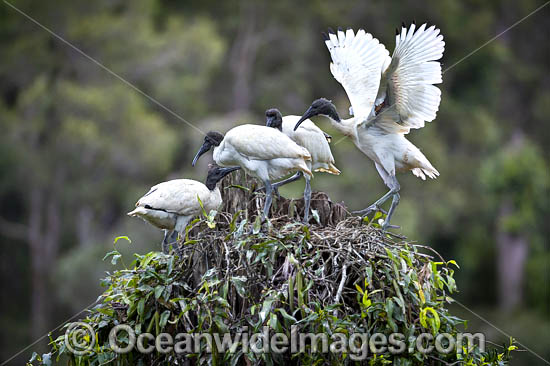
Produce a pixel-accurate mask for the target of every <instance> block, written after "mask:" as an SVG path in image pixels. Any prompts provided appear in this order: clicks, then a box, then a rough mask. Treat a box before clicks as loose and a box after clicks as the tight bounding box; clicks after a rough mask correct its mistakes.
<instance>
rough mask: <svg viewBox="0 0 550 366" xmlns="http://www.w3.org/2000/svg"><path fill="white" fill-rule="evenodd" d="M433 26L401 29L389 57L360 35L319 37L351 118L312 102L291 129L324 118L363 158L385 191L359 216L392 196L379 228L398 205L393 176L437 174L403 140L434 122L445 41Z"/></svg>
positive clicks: (349, 32) (372, 40)
mask: <svg viewBox="0 0 550 366" xmlns="http://www.w3.org/2000/svg"><path fill="white" fill-rule="evenodd" d="M439 32H440V31H439V29H437V28H435V26H431V27H429V28H427V27H426V24H423V25H421V26H420V27H419V28H418V29H416V25H415V24H412V25H411V26H410V28H409V29H407V28H406V27H405V25H403V27H402V28H401V31H399V30H398V31H397V32H396V33H397V35H396V37H395V43H396V45H395V50H394V52H393V56H392V57H390V56H389V52H388V51H387V50H386V48H385V47H384V46H383V45H382V44H381V43H380V42H378V40H377V39H376V38H373V37H372V35H371V34H369V33H366V32H365V31H364V30H362V29H361V30H359V31H358V32H357V33H356V34H355V33H354V32H353V30H351V29H348V30H347V31H346V32H344V31H342V30H339V31H338V32H337V33H334V32H332V31H330V32H329V35H325V44H326V45H327V47H328V49H329V51H330V55H331V58H332V63H331V64H330V70H331V72H332V75H333V76H334V78H335V79H336V80H337V81H338V82H339V83H340V84H342V86H343V87H344V89H345V90H346V93H347V95H348V97H349V100H350V102H351V106H352V108H351V109H350V112H351V113H353V117H352V118H349V119H345V120H341V119H340V117H339V116H338V113H337V111H336V108H335V107H334V105H333V104H332V103H331V102H330V101H328V100H326V99H323V98H321V99H317V100H315V101H314V102H313V103H312V104H311V106H310V107H309V108H308V110H307V111H306V112H305V113H304V115H303V116H302V118H300V120H299V121H298V123H297V124H296V127H295V128H298V126H300V124H301V123H302V121H304V120H306V119H308V118H310V117H313V116H315V115H324V116H326V117H328V118H329V119H330V120H331V122H332V124H333V126H334V127H335V128H336V129H338V130H340V131H341V132H342V133H344V134H345V135H347V136H348V137H350V138H351V139H352V140H353V142H354V143H355V145H356V146H357V147H358V148H359V150H361V151H362V152H363V153H364V154H365V155H367V156H368V157H369V158H370V159H371V160H373V161H374V163H375V166H376V169H377V170H378V173H379V174H380V176H381V177H382V179H383V180H384V183H385V184H386V186H387V187H388V188H389V189H390V190H389V192H388V193H386V194H385V195H384V196H382V197H381V198H380V199H379V200H377V201H376V202H374V203H373V204H372V205H371V206H369V207H367V208H366V209H364V210H361V211H357V213H359V214H362V215H368V214H369V213H370V212H372V211H375V210H379V209H380V205H382V204H383V203H384V202H385V201H386V200H388V199H389V198H390V197H392V198H393V199H392V204H391V207H390V210H389V211H388V215H387V217H386V220H385V222H384V224H383V229H386V228H388V227H389V224H390V220H391V217H392V214H393V212H394V210H395V207H396V206H397V204H398V203H399V189H400V186H399V182H398V181H397V179H396V177H395V173H396V172H401V171H406V170H411V171H412V173H413V174H414V175H415V176H417V177H420V178H422V179H423V180H424V179H426V176H428V177H430V178H432V179H433V178H435V177H436V176H438V175H439V172H438V171H437V170H436V169H435V168H434V167H433V166H432V164H431V163H430V162H429V161H428V159H427V158H426V157H425V156H424V154H422V153H421V152H420V150H419V149H418V148H417V147H416V146H414V145H413V144H412V143H411V142H409V141H408V140H407V139H406V138H405V134H407V133H408V132H409V131H410V129H411V128H421V127H424V122H425V121H428V122H430V121H432V120H434V119H435V116H436V112H437V110H438V108H439V103H440V100H441V91H440V90H439V89H438V88H437V87H435V86H434V85H432V84H438V83H441V81H442V80H441V65H440V63H439V62H437V61H436V60H439V59H440V58H441V57H442V55H443V50H444V46H445V42H443V36H442V35H440V34H439Z"/></svg>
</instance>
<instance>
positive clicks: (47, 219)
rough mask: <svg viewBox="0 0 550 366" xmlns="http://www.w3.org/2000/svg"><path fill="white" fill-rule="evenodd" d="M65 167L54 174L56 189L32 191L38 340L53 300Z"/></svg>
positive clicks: (34, 323) (33, 332) (34, 311)
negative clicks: (59, 190) (51, 280)
mask: <svg viewBox="0 0 550 366" xmlns="http://www.w3.org/2000/svg"><path fill="white" fill-rule="evenodd" d="M61 176H62V174H61V171H59V170H58V171H57V172H56V174H55V177H54V182H53V183H54V184H53V185H52V187H53V188H52V190H51V191H49V192H47V191H46V190H45V189H43V188H38V187H34V188H32V189H31V193H30V204H29V209H30V212H29V225H28V242H29V248H30V256H31V281H32V284H31V287H32V295H31V327H30V332H31V337H32V339H33V341H34V340H36V339H38V338H40V337H42V336H43V335H45V334H46V333H47V332H48V331H49V330H50V329H49V328H50V327H51V326H52V324H49V319H50V315H51V305H52V302H51V300H50V296H49V293H50V292H49V279H50V273H51V269H52V268H54V264H55V259H56V258H57V252H58V249H59V240H60V229H61V220H60V213H59V200H58V198H57V197H58V193H59V192H58V189H59V188H58V187H61V186H62V185H61V181H62V179H61Z"/></svg>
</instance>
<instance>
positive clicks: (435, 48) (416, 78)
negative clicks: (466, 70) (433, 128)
mask: <svg viewBox="0 0 550 366" xmlns="http://www.w3.org/2000/svg"><path fill="white" fill-rule="evenodd" d="M415 29H416V25H415V24H412V25H411V26H410V28H409V29H408V30H407V29H406V28H405V27H403V28H402V29H401V33H400V34H397V35H396V37H395V43H396V45H395V51H394V52H393V56H392V58H391V63H390V64H389V66H388V68H387V69H386V70H385V71H384V73H383V74H382V80H381V81H380V90H379V91H378V95H377V98H376V100H377V104H378V103H381V102H382V101H384V105H383V107H382V108H381V110H380V112H379V113H380V114H382V115H383V114H391V115H392V117H393V118H389V116H384V117H382V116H380V117H378V116H377V121H376V122H375V125H377V126H378V127H379V128H381V129H382V130H386V131H387V132H390V133H391V132H395V131H397V130H400V132H404V133H407V132H409V129H411V128H422V127H424V122H425V121H428V122H431V121H433V120H434V119H435V116H436V113H437V110H438V109H439V103H440V101H441V91H440V90H439V88H437V87H436V86H434V85H432V84H439V83H441V81H442V80H441V64H440V63H439V62H438V61H436V60H439V59H440V58H441V56H443V51H444V49H445V42H443V36H442V35H440V34H439V32H440V31H439V29H437V28H435V26H431V27H429V28H427V29H426V24H422V25H421V26H420V27H419V28H418V29H417V30H416V32H415ZM388 107H389V109H386V108H388ZM392 120H393V121H394V123H396V124H398V125H399V126H397V125H393V126H392Z"/></svg>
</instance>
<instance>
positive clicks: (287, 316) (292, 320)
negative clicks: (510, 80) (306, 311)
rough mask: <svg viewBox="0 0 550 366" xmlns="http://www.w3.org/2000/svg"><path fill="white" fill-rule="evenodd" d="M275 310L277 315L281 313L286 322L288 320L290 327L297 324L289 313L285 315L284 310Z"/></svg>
mask: <svg viewBox="0 0 550 366" xmlns="http://www.w3.org/2000/svg"><path fill="white" fill-rule="evenodd" d="M277 310H278V311H279V313H281V315H282V316H283V318H285V319H287V320H290V321H291V322H292V323H290V324H291V325H292V324H294V323H296V322H298V320H297V319H296V318H295V317H293V316H292V315H290V314H289V313H287V312H286V310H285V309H283V308H278V309H277Z"/></svg>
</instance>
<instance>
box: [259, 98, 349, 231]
mask: <svg viewBox="0 0 550 366" xmlns="http://www.w3.org/2000/svg"><path fill="white" fill-rule="evenodd" d="M265 116H266V119H267V120H266V126H268V127H272V128H276V129H278V130H279V131H281V132H283V133H284V134H285V135H287V136H288V137H290V138H291V139H292V141H294V142H295V143H297V144H298V145H300V146H302V147H304V148H305V149H306V150H307V151H308V152H309V154H310V155H311V161H307V162H306V163H307V165H308V168H309V169H310V170H313V171H316V172H325V173H330V174H335V175H339V174H340V170H338V168H336V166H335V165H334V157H333V156H332V151H331V150H330V145H329V141H328V139H329V137H330V136H328V135H327V134H325V133H324V132H323V131H322V130H321V129H320V128H319V127H317V125H315V123H313V122H312V121H310V120H305V121H302V123H301V125H300V128H298V129H297V130H296V131H294V126H296V123H297V122H298V120H299V119H300V116H292V115H290V116H285V117H283V116H282V115H281V112H280V111H279V110H278V109H276V108H272V109H268V110H267V111H266V112H265ZM327 136H328V137H327ZM302 176H303V173H302V172H301V171H298V172H297V173H296V174H294V175H293V176H292V177H290V178H287V179H285V180H283V181H281V182H277V183H275V184H273V188H279V187H280V186H282V185H284V184H287V183H290V182H294V181H296V180H298V179H300V178H301V177H302ZM304 203H305V204H304V223H307V222H308V219H309V208H310V204H311V184H310V181H309V180H308V179H306V187H305V189H304Z"/></svg>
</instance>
